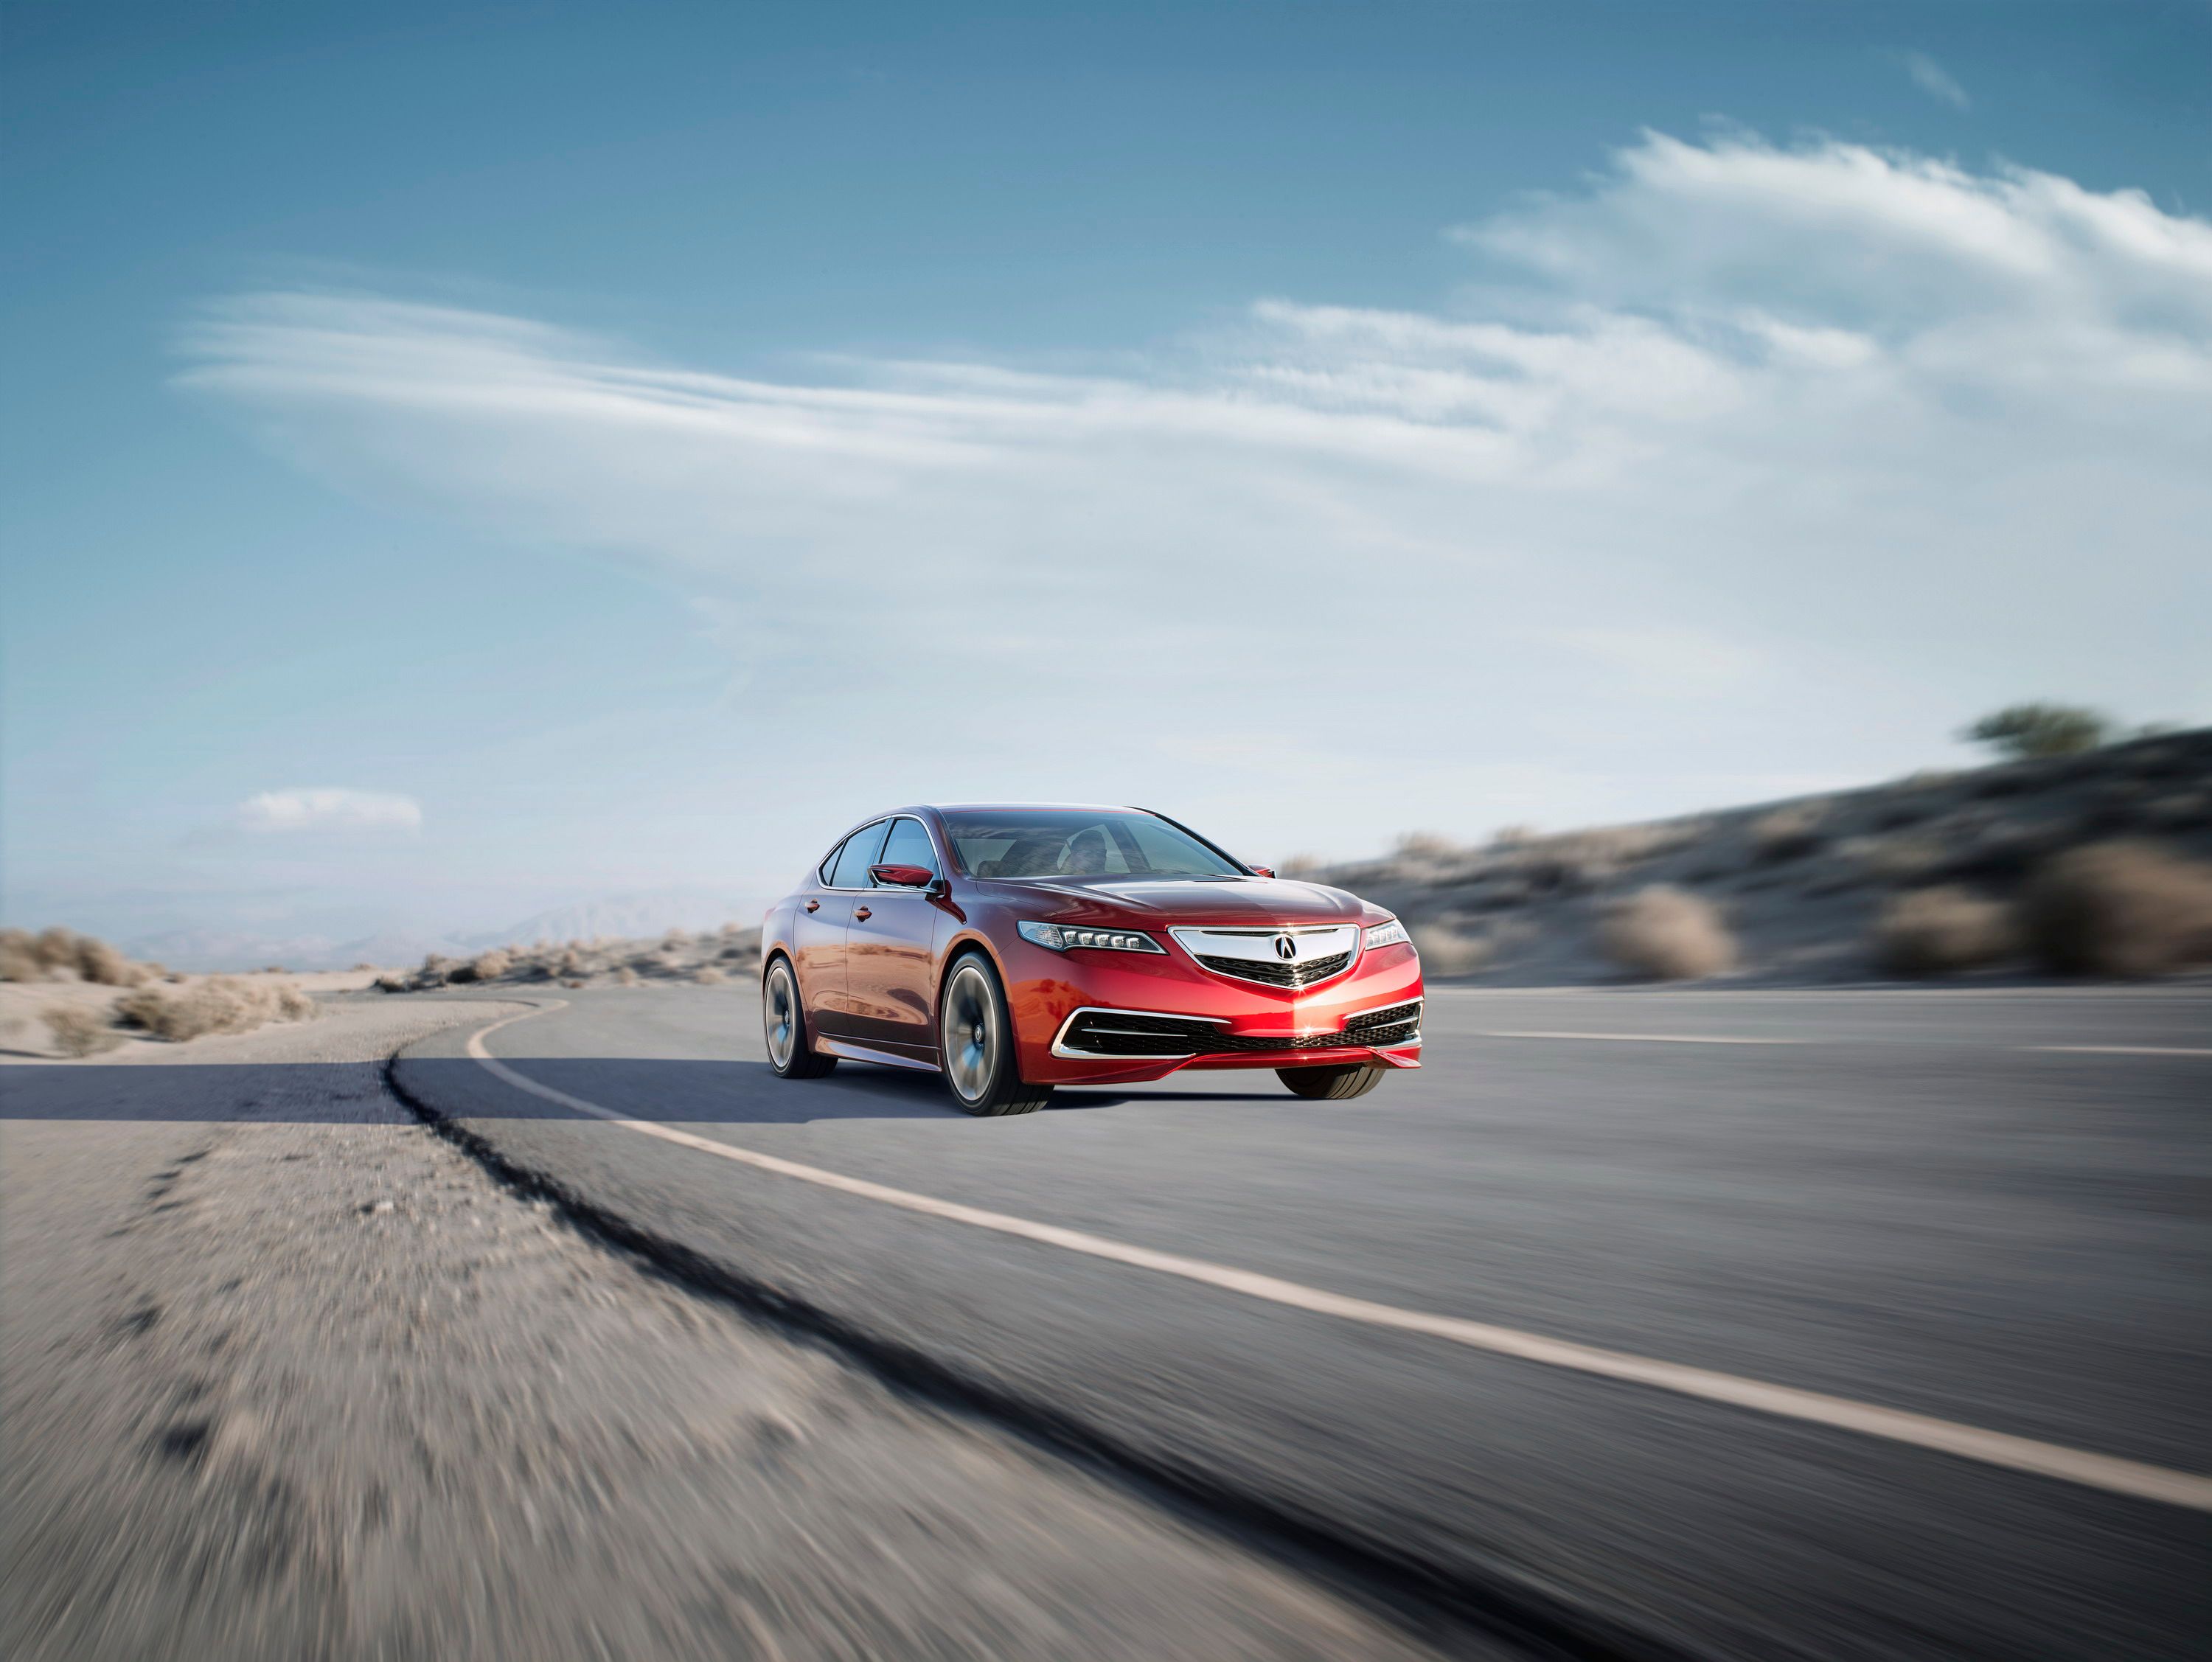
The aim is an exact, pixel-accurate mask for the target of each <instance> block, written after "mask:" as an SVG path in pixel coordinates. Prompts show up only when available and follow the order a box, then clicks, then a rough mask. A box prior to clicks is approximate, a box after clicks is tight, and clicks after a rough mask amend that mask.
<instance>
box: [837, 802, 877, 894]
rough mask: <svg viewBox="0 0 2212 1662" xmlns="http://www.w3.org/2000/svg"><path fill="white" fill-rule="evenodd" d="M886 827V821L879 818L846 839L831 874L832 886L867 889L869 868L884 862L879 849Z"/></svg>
mask: <svg viewBox="0 0 2212 1662" xmlns="http://www.w3.org/2000/svg"><path fill="white" fill-rule="evenodd" d="M886 829H887V827H886V826H885V825H884V822H883V821H882V820H880V819H878V821H877V822H876V823H875V824H874V825H864V826H862V827H861V828H860V830H859V831H854V833H853V834H852V835H851V836H850V837H847V838H846V839H845V846H844V847H843V848H842V849H839V850H838V853H837V864H836V868H834V869H833V870H832V871H831V872H830V874H829V886H830V887H831V888H833V889H865V888H866V887H868V886H869V879H868V868H869V867H871V866H876V865H880V864H882V863H883V862H882V861H880V860H878V858H877V850H878V849H881V848H882V847H883V846H884V831H885V830H886Z"/></svg>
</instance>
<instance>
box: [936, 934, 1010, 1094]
mask: <svg viewBox="0 0 2212 1662" xmlns="http://www.w3.org/2000/svg"><path fill="white" fill-rule="evenodd" d="M944 1020H945V1077H946V1078H948V1079H949V1080H951V1082H952V1088H953V1090H954V1091H955V1092H956V1093H958V1095H959V1097H960V1099H961V1100H962V1101H963V1102H981V1100H982V1099H983V1097H984V1095H985V1093H987V1092H988V1091H989V1090H990V1088H991V1081H992V1079H993V1077H994V1075H996V1074H997V1072H998V1067H999V1046H1000V1034H999V1003H998V1001H997V1000H996V999H994V998H993V997H992V996H991V983H989V982H988V981H987V980H986V979H985V978H984V975H983V971H981V969H979V968H978V967H977V966H976V965H973V964H963V965H961V966H960V967H959V968H958V969H957V970H955V971H953V972H952V980H951V983H950V984H948V985H947V986H946V988H945V1012H944Z"/></svg>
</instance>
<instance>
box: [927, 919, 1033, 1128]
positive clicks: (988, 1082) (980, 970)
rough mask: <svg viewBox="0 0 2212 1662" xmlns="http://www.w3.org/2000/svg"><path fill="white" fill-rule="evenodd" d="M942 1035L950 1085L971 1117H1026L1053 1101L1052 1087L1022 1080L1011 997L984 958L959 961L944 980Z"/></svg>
mask: <svg viewBox="0 0 2212 1662" xmlns="http://www.w3.org/2000/svg"><path fill="white" fill-rule="evenodd" d="M937 1033H938V1043H939V1046H940V1047H941V1049H942V1051H943V1054H944V1057H945V1084H946V1086H947V1087H950V1088H951V1092H952V1099H953V1100H954V1101H955V1102H957V1103H958V1104H959V1105H961V1107H962V1108H963V1109H965V1110H966V1111H968V1112H969V1113H971V1114H1027V1113H1031V1112H1034V1111H1036V1110H1037V1109H1039V1108H1042V1107H1043V1106H1044V1105H1045V1103H1046V1102H1047V1101H1048V1100H1049V1099H1050V1098H1051V1096H1052V1087H1051V1086H1049V1085H1031V1084H1030V1083H1029V1082H1028V1081H1025V1080H1024V1079H1023V1078H1022V1075H1021V1069H1020V1068H1019V1067H1018V1065H1017V1062H1016V1058H1015V1056H1014V1021H1013V1018H1012V1015H1010V1014H1008V1013H1007V1010H1006V992H1005V989H1002V988H1001V987H1000V985H999V977H998V976H997V974H996V973H995V972H994V971H993V970H992V968H991V965H990V964H989V963H988V961H987V960H986V959H984V958H983V957H982V956H981V954H979V953H969V954H968V955H967V956H966V957H964V958H963V959H959V960H958V961H957V963H955V964H954V965H953V966H952V971H951V974H950V975H948V976H946V977H945V991H944V992H943V994H942V995H939V999H938V1001H937Z"/></svg>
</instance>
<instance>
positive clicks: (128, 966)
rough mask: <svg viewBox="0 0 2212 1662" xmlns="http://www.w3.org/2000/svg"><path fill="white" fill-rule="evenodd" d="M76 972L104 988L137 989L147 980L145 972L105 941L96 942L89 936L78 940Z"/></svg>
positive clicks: (84, 935) (86, 935)
mask: <svg viewBox="0 0 2212 1662" xmlns="http://www.w3.org/2000/svg"><path fill="white" fill-rule="evenodd" d="M76 972H77V974H78V975H79V976H80V977H82V978H83V979H85V980H87V981H91V982H96V983H99V984H100V986H103V987H135V986H137V984H138V983H140V982H142V981H143V980H145V979H146V971H144V970H142V969H141V968H139V966H138V965H136V964H133V963H132V962H131V960H130V959H127V958H125V956H124V955H123V954H122V953H119V952H118V951H116V950H115V948H114V947H111V946H109V945H108V944H107V943H106V941H95V940H94V939H93V938H92V937H91V936H90V935H88V934H81V935H79V936H78V937H77V940H76Z"/></svg>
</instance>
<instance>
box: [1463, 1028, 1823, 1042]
mask: <svg viewBox="0 0 2212 1662" xmlns="http://www.w3.org/2000/svg"><path fill="white" fill-rule="evenodd" d="M1475 1037H1476V1038H1594V1039H1599V1040H1602V1041H1603V1042H1604V1043H1606V1044H1811V1043H1812V1041H1811V1040H1810V1039H1803V1038H1728V1037H1726V1036H1724V1035H1722V1034H1719V1033H1565V1032H1558V1033H1555V1032H1541V1031H1527V1032H1523V1031H1499V1032H1479V1033H1477V1034H1476V1035H1475Z"/></svg>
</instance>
